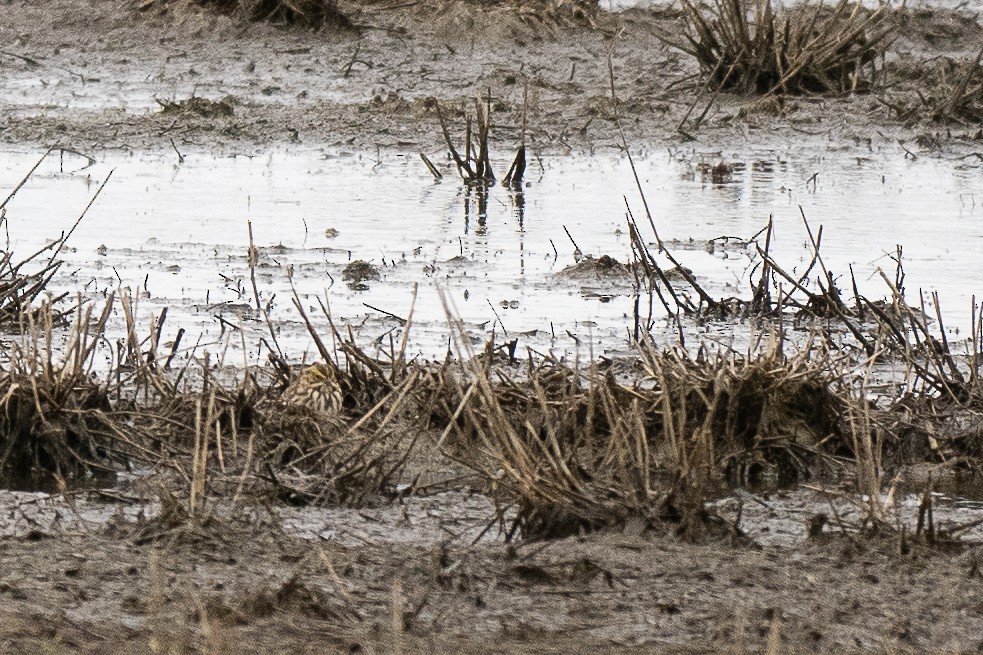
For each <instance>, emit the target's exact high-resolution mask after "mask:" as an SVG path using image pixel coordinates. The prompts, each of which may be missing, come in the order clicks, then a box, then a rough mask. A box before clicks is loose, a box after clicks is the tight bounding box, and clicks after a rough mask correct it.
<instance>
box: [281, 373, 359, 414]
mask: <svg viewBox="0 0 983 655" xmlns="http://www.w3.org/2000/svg"><path fill="white" fill-rule="evenodd" d="M282 400H283V402H284V403H285V404H286V405H288V406H291V407H306V408H308V409H310V410H313V411H315V412H321V413H324V414H329V415H331V416H337V415H338V414H339V413H340V412H341V404H342V402H343V401H344V393H343V392H342V390H341V384H339V382H338V375H337V373H336V372H335V369H334V367H333V366H328V365H327V364H322V363H320V362H319V363H316V364H311V365H310V366H308V367H307V368H305V369H304V370H303V371H301V373H300V375H298V376H297V377H296V378H295V379H294V381H293V382H291V383H290V385H289V386H288V387H287V390H286V391H284V392H283V397H282Z"/></svg>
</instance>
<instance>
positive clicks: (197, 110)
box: [157, 96, 235, 118]
mask: <svg viewBox="0 0 983 655" xmlns="http://www.w3.org/2000/svg"><path fill="white" fill-rule="evenodd" d="M232 103H233V100H232V98H231V97H228V96H226V97H225V98H223V99H221V100H209V99H208V98H201V97H199V96H191V97H190V98H188V99H187V100H157V104H158V105H160V107H161V113H162V114H183V115H189V114H190V115H194V116H201V117H203V118H228V117H230V116H232V114H233V113H235V110H234V109H233V107H232Z"/></svg>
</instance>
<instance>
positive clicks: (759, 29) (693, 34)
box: [661, 0, 894, 94]
mask: <svg viewBox="0 0 983 655" xmlns="http://www.w3.org/2000/svg"><path fill="white" fill-rule="evenodd" d="M682 2H683V11H684V16H685V21H686V31H685V33H684V34H683V37H682V38H679V37H677V36H675V35H670V34H668V33H663V34H662V35H661V38H662V39H663V40H664V41H666V42H667V43H669V44H671V45H673V46H675V47H677V48H679V49H680V50H682V51H684V52H686V53H687V54H689V55H691V56H693V57H694V58H695V59H696V60H697V61H698V62H699V64H700V67H701V69H702V70H703V72H704V74H705V75H706V76H707V78H708V84H709V85H710V87H711V88H713V89H715V90H720V89H731V90H735V91H739V92H742V93H755V94H772V93H827V92H834V93H843V92H848V91H853V90H855V89H858V88H860V87H862V86H864V85H869V84H870V83H872V81H873V73H874V72H875V68H874V67H875V64H876V62H877V59H878V58H879V57H880V56H881V55H882V54H883V52H884V50H885V48H886V47H887V45H888V43H889V41H890V39H891V35H892V34H893V32H894V26H893V25H892V24H891V23H889V22H888V21H887V19H886V13H885V10H884V8H883V7H882V8H879V9H877V10H874V11H867V10H865V9H863V8H862V7H861V5H860V4H859V3H856V4H854V3H848V2H847V0H840V1H839V2H837V3H836V4H835V5H834V6H832V7H825V6H823V5H822V4H819V5H818V6H816V5H813V6H810V5H804V6H800V7H796V8H794V9H789V10H786V11H776V10H775V8H774V6H773V4H772V0H750V1H748V0H711V2H710V3H709V6H704V5H701V4H696V3H694V2H691V0H682ZM865 70H867V71H869V72H870V76H869V77H867V78H865V77H864V71H865Z"/></svg>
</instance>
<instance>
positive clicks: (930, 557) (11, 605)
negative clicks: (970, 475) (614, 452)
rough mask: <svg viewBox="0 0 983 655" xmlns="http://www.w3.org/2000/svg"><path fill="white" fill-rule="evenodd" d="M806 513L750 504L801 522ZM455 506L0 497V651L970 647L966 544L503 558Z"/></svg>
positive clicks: (558, 550) (504, 552) (514, 553)
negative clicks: (231, 508) (216, 506)
mask: <svg viewBox="0 0 983 655" xmlns="http://www.w3.org/2000/svg"><path fill="white" fill-rule="evenodd" d="M121 498H123V499H125V496H121ZM807 498H808V497H803V496H802V495H801V494H799V495H796V494H793V497H787V498H775V497H772V498H769V499H768V500H767V501H762V502H766V503H767V504H768V505H770V506H771V508H772V510H774V511H781V512H794V511H798V510H793V509H792V507H797V508H799V509H801V510H802V516H803V518H804V517H805V513H806V512H808V511H810V510H809V508H810V507H811V506H813V505H812V503H814V502H815V501H810V500H808V499H807ZM471 503H472V501H470V500H469V497H468V496H467V495H460V494H450V495H448V494H440V495H438V496H434V497H431V498H429V499H428V498H421V499H412V498H410V499H407V500H406V502H405V504H404V503H399V504H394V505H392V506H390V507H388V508H380V509H378V510H367V511H363V512H352V511H349V512H339V511H334V510H331V511H327V512H322V511H321V510H317V511H310V510H301V509H291V510H283V509H280V510H274V511H272V512H271V511H270V510H269V509H266V508H263V507H255V508H253V507H248V506H243V507H240V509H238V510H237V511H235V512H228V513H227V512H226V511H224V510H223V511H221V512H219V513H218V514H217V515H215V514H214V513H213V515H215V516H216V518H214V519H211V520H209V521H207V522H202V523H199V524H195V523H188V524H186V525H185V526H184V527H181V526H178V527H177V528H176V529H175V531H173V532H171V533H170V536H168V537H164V538H161V539H158V540H157V541H145V540H144V539H142V538H141V537H140V535H142V534H145V531H143V530H141V529H140V525H141V522H147V521H153V518H152V517H153V509H152V508H148V507H144V506H142V505H141V504H140V503H134V502H133V500H132V499H125V502H121V501H118V500H113V499H112V497H111V496H109V497H103V498H102V500H99V499H98V498H97V497H95V496H93V497H92V498H91V499H87V498H86V497H85V495H82V496H73V497H72V498H71V499H69V500H67V501H66V500H63V499H59V498H58V497H46V496H41V495H37V494H33V495H27V494H18V495H12V494H3V495H2V496H0V509H2V510H3V511H2V515H3V516H5V517H8V518H7V519H5V521H4V523H3V536H2V537H0V553H2V555H3V558H4V562H5V566H4V570H3V572H0V597H2V598H3V599H4V603H3V610H2V614H0V625H2V628H0V639H2V640H3V643H4V644H6V646H5V648H6V649H7V652H12V653H29V652H42V651H43V650H44V649H45V648H48V649H50V648H51V647H52V646H53V645H58V646H59V647H66V646H70V647H71V649H72V652H85V653H110V652H112V653H142V652H147V649H148V648H151V649H152V648H153V647H155V646H154V644H157V645H160V644H165V645H170V646H171V647H178V646H180V647H181V648H182V651H184V652H188V651H190V652H199V651H200V652H215V649H216V648H217V646H216V644H226V646H225V647H226V648H231V650H227V651H223V652H238V649H237V648H235V647H233V646H232V644H236V643H243V642H244V640H247V639H248V640H249V643H250V649H251V652H257V653H278V652H284V649H289V650H290V652H338V651H343V650H344V651H356V652H358V651H363V650H370V651H371V650H375V651H377V652H378V651H380V650H382V651H385V650H387V649H388V648H389V647H390V646H391V644H392V643H393V640H398V641H399V643H400V644H401V650H402V651H403V652H409V653H423V652H434V649H436V650H437V652H450V651H449V650H447V649H448V648H450V649H451V650H452V651H453V652H460V653H466V654H468V653H489V652H492V653H519V652H528V650H529V649H530V648H534V649H536V650H537V652H547V653H560V652H576V651H577V650H581V649H583V648H584V647H590V648H592V649H594V650H599V651H602V652H612V653H620V652H629V651H631V652H637V650H638V649H639V648H643V649H645V650H646V651H651V650H653V649H655V650H656V651H658V652H662V650H664V649H666V648H670V649H671V650H672V652H694V653H695V652H719V650H720V649H723V648H725V647H726V648H728V649H731V650H733V649H735V648H736V649H737V650H736V651H735V652H738V653H745V652H759V651H760V650H761V649H763V648H764V645H765V643H766V641H767V640H768V638H769V637H768V635H769V633H770V632H771V631H773V630H774V627H773V626H774V625H775V624H776V622H777V624H778V625H780V628H779V631H780V632H779V634H780V636H781V639H782V642H783V643H784V644H787V645H788V648H789V649H791V650H792V651H793V652H805V650H804V649H806V648H808V649H809V650H810V652H813V651H816V650H818V651H819V652H867V651H870V650H873V651H875V652H879V651H884V650H886V649H890V648H893V647H896V646H897V644H899V643H902V644H904V648H905V650H904V652H934V651H933V649H935V648H937V646H938V644H940V643H944V644H947V648H950V649H952V650H953V651H954V652H970V651H973V650H974V649H976V648H977V647H979V646H980V635H981V634H983V614H980V612H979V607H978V600H977V598H978V594H977V593H976V591H977V587H978V586H979V580H978V575H979V574H978V573H975V574H974V573H973V572H974V571H976V570H977V568H978V566H976V565H974V562H977V561H978V557H979V556H980V553H979V552H978V551H975V550H972V549H970V550H963V551H960V552H957V553H955V554H943V553H933V552H927V551H925V552H923V551H918V552H917V553H912V554H909V555H907V556H899V555H898V552H897V544H892V543H881V542H878V541H876V540H872V541H862V540H860V541H857V540H851V539H847V538H842V537H836V536H835V535H831V536H830V537H829V538H827V539H825V540H823V541H822V542H821V543H814V542H811V541H806V540H804V539H803V538H802V537H801V536H800V537H799V538H798V539H796V540H794V541H786V542H785V544H784V546H782V547H778V546H775V545H766V546H764V547H759V548H734V547H731V546H725V547H724V546H715V545H702V546H699V545H693V544H685V543H680V542H678V541H676V540H674V539H672V538H668V537H664V536H662V537H660V536H649V537H642V536H639V535H635V534H631V533H625V534H606V535H605V534H596V535H591V536H588V537H582V538H570V539H564V540H559V541H553V542H548V543H541V544H525V545H522V544H519V545H515V546H507V545H505V544H503V543H502V542H501V533H500V532H499V531H498V529H497V528H495V527H494V526H493V527H492V530H491V531H490V532H486V533H485V535H486V536H485V538H484V539H482V540H480V541H477V542H475V541H474V538H475V534H476V533H475V531H476V530H483V529H484V527H487V525H484V526H483V525H482V523H483V521H479V518H478V517H479V516H482V517H483V518H484V519H487V516H488V512H489V510H490V509H491V508H490V507H489V506H488V504H487V501H485V502H484V503H480V504H476V505H474V504H471ZM819 505H823V503H819ZM755 506H757V507H761V505H760V504H759V503H755V502H748V503H747V504H746V505H745V509H746V511H748V512H755V511H758V510H756V509H755ZM469 507H470V508H471V509H469ZM472 512H473V515H472ZM58 516H61V517H63V518H61V519H60V520H59V519H58V518H57V517H58ZM756 520H757V519H756V518H751V519H748V522H749V523H754V522H755V521H756ZM769 522H770V523H772V524H776V522H775V521H774V520H773V519H772V520H770V521H769ZM11 523H18V524H20V526H21V527H20V528H17V529H12V526H11ZM35 523H36V524H37V525H34V524H35ZM779 523H780V522H779ZM762 535H763V536H764V538H765V540H766V541H769V540H770V542H772V543H776V542H777V541H778V540H775V539H772V538H771V537H769V536H768V535H766V534H764V533H762ZM974 566H976V568H974ZM898 598H903V599H904V602H903V603H900V604H899V603H898ZM394 603H395V604H396V608H397V610H396V611H397V612H398V613H397V616H399V617H401V618H402V622H401V625H400V626H399V627H398V629H397V630H396V631H395V632H394V631H393V623H392V616H393V611H394V610H393V605H394ZM39 625H44V626H45V627H44V629H40V628H39V627H38V626H39ZM274 626H275V627H274ZM574 637H575V639H574ZM570 639H574V641H575V645H573V644H572V643H568V642H569V640H570ZM735 640H736V641H735ZM451 644H453V647H451ZM735 644H736V645H735ZM570 648H573V649H574V650H573V651H570V650H569V649H570ZM32 649H33V650H32ZM800 649H803V650H801V651H800Z"/></svg>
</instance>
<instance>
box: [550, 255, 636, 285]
mask: <svg viewBox="0 0 983 655" xmlns="http://www.w3.org/2000/svg"><path fill="white" fill-rule="evenodd" d="M556 276H557V277H558V278H561V279H567V280H576V281H578V282H582V281H592V280H607V281H626V282H628V283H630V282H631V281H632V279H633V278H632V274H631V268H630V267H629V266H627V265H625V264H622V263H621V262H619V261H618V260H617V259H615V258H614V257H611V256H610V255H601V256H600V257H597V258H594V256H593V255H587V256H586V257H584V258H583V259H581V260H580V261H579V262H577V263H576V264H571V265H570V266H567V267H566V268H564V269H563V270H562V271H560V272H559V273H557V274H556Z"/></svg>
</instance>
